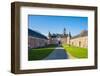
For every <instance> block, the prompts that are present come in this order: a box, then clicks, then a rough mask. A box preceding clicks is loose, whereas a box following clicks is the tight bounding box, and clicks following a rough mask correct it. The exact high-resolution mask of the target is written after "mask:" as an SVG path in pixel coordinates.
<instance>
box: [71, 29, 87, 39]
mask: <svg viewBox="0 0 100 76" xmlns="http://www.w3.org/2000/svg"><path fill="white" fill-rule="evenodd" d="M84 36H88V31H87V30H83V31H81V33H80V34H78V35H76V36H73V37H72V39H74V38H78V37H84Z"/></svg>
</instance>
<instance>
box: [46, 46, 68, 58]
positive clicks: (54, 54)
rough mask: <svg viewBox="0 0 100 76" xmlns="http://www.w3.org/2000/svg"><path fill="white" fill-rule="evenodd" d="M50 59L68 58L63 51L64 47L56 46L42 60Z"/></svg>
mask: <svg viewBox="0 0 100 76" xmlns="http://www.w3.org/2000/svg"><path fill="white" fill-rule="evenodd" d="M50 59H68V55H67V54H66V52H65V51H64V48H62V47H57V48H55V50H54V51H53V52H52V53H51V54H50V55H49V56H48V57H46V58H45V59H44V60H50Z"/></svg>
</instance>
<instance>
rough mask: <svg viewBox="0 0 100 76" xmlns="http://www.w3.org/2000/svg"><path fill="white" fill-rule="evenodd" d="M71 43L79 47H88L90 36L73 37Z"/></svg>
mask: <svg viewBox="0 0 100 76" xmlns="http://www.w3.org/2000/svg"><path fill="white" fill-rule="evenodd" d="M70 44H71V45H73V46H77V47H83V48H87V47H88V37H87V36H84V37H78V38H74V39H71V40H70Z"/></svg>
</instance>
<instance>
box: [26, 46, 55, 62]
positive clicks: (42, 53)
mask: <svg viewBox="0 0 100 76" xmlns="http://www.w3.org/2000/svg"><path fill="white" fill-rule="evenodd" d="M56 47H57V45H53V44H52V45H48V46H46V47H38V48H32V49H29V50H28V60H29V61H32V60H42V59H44V58H45V57H47V56H48V55H49V54H50V53H51V52H52V51H54V49H55V48H56Z"/></svg>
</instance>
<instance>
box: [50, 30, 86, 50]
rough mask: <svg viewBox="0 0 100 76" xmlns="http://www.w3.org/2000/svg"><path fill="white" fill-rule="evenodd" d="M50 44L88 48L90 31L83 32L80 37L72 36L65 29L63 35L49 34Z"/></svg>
mask: <svg viewBox="0 0 100 76" xmlns="http://www.w3.org/2000/svg"><path fill="white" fill-rule="evenodd" d="M48 37H49V44H58V43H59V42H60V43H61V44H69V45H73V46H77V47H83V48H87V47H88V31H86V30H83V31H82V32H81V33H80V34H79V35H76V36H73V37H72V36H71V32H69V33H68V34H67V33H66V29H65V28H64V30H63V34H51V33H50V32H49V34H48Z"/></svg>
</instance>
